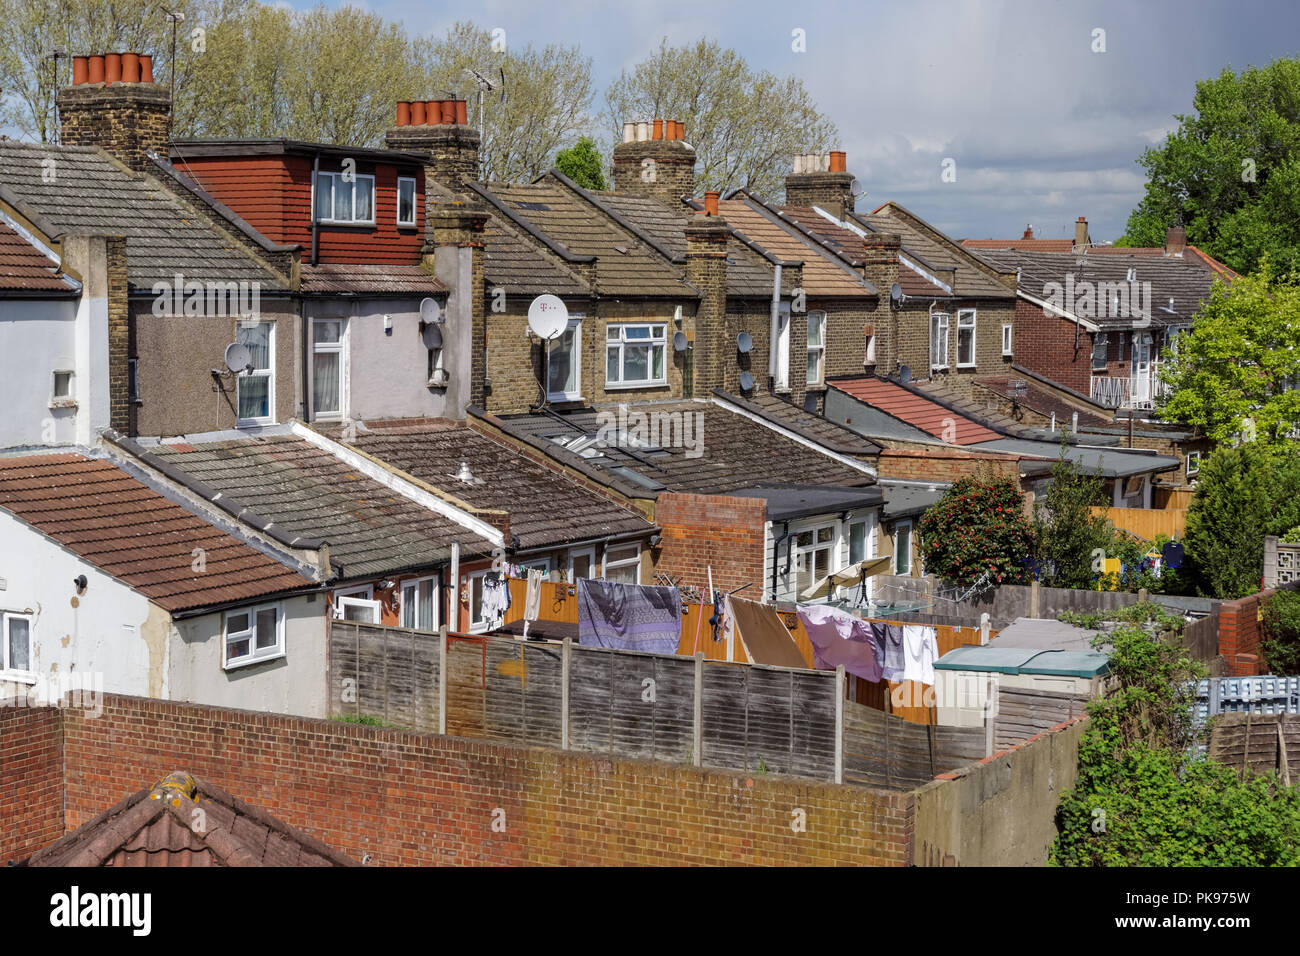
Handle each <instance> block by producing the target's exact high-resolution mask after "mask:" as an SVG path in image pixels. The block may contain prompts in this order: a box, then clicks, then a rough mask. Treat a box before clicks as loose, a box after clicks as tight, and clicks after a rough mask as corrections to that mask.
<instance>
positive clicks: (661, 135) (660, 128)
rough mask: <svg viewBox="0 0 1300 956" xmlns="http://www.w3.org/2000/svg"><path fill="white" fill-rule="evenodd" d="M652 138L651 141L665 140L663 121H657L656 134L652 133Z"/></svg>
mask: <svg viewBox="0 0 1300 956" xmlns="http://www.w3.org/2000/svg"><path fill="white" fill-rule="evenodd" d="M650 138H651V139H663V138H664V121H663V120H661V119H657V120H655V125H654V132H652V133H651V134H650Z"/></svg>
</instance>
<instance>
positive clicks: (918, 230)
mask: <svg viewBox="0 0 1300 956" xmlns="http://www.w3.org/2000/svg"><path fill="white" fill-rule="evenodd" d="M880 209H882V210H886V209H887V210H889V212H887V213H886V212H873V213H865V214H864V213H850V214H849V219H850V220H851V221H852V222H855V223H856V224H858V225H860V226H862V227H863V228H864V229H869V230H871V231H873V232H895V233H898V235H899V237H900V238H901V239H902V242H903V246H904V247H905V248H904V249H903V253H902V254H903V255H904V256H906V255H908V253H909V252H913V253H914V254H915V255H918V256H921V257H922V259H924V260H925V261H924V263H918V265H929V266H930V267H931V268H933V269H936V270H941V271H947V270H950V269H956V270H957V272H956V275H955V276H954V277H953V281H952V282H951V283H950V285H951V286H952V291H953V293H954V294H956V295H958V296H960V297H963V298H998V299H1003V298H1012V297H1014V296H1015V292H1013V291H1012V289H1011V287H1010V286H1007V285H1004V284H1002V283H1001V282H999V281H998V280H997V279H995V278H993V277H992V276H990V275H988V274H987V273H986V272H984V271H983V270H982V269H981V268H980V266H979V265H978V264H977V263H978V262H979V257H978V256H976V255H975V254H974V253H972V252H968V251H967V250H965V249H962V248H961V246H960V245H957V246H956V247H955V248H954V247H953V246H950V245H947V244H946V243H944V242H941V241H939V240H937V239H935V238H934V237H933V236H932V235H930V234H929V232H928V231H927V230H926V228H925V226H929V224H928V223H925V221H924V220H923V219H921V218H920V217H919V216H917V215H916V214H915V213H912V212H909V211H908V210H906V209H904V208H903V207H902V206H899V205H898V204H897V203H886V204H884V205H883V206H881V207H880ZM922 223H924V225H921V224H922ZM929 228H930V229H932V230H934V232H936V233H937V232H939V230H937V229H935V228H934V227H933V226H929ZM950 241H953V240H950ZM994 268H995V269H996V268H997V266H996V265H994ZM1002 271H1009V272H1014V271H1015V269H1014V268H1013V269H1009V270H1002Z"/></svg>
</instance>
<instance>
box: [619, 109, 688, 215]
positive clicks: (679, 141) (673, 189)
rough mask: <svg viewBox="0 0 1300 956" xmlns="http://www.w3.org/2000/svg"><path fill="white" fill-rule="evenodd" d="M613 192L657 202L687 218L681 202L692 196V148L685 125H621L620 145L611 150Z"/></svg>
mask: <svg viewBox="0 0 1300 956" xmlns="http://www.w3.org/2000/svg"><path fill="white" fill-rule="evenodd" d="M614 189H615V190H616V191H618V192H621V193H628V194H631V195H633V196H648V197H650V198H651V199H658V200H659V201H660V202H661V203H664V204H665V205H666V206H668V207H669V208H670V209H672V210H673V211H674V212H680V213H681V214H682V215H683V216H689V215H690V210H689V209H687V208H686V207H685V206H683V205H682V199H683V198H689V197H690V196H693V195H695V147H694V146H692V145H691V144H690V143H688V142H686V127H685V124H684V123H682V122H681V121H680V120H663V119H657V120H654V121H653V122H641V123H624V124H623V142H621V143H619V144H618V145H616V146H615V147H614Z"/></svg>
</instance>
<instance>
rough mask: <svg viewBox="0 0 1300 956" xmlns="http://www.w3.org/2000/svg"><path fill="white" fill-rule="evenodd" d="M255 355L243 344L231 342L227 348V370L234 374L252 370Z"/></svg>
mask: <svg viewBox="0 0 1300 956" xmlns="http://www.w3.org/2000/svg"><path fill="white" fill-rule="evenodd" d="M252 366H253V353H252V352H250V351H248V346H247V345H245V344H244V343H242V342H231V343H230V344H229V345H227V346H226V368H228V369H230V370H231V371H232V372H242V371H244V370H245V369H248V368H252Z"/></svg>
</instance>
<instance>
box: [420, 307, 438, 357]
mask: <svg viewBox="0 0 1300 956" xmlns="http://www.w3.org/2000/svg"><path fill="white" fill-rule="evenodd" d="M425 301H426V302H432V301H433V300H432V299H426V300H425ZM420 338H421V339H423V340H424V347H425V348H426V349H440V348H442V326H441V325H435V324H433V323H429V324H428V325H426V326H425V327H424V331H423V332H421V333H420Z"/></svg>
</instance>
